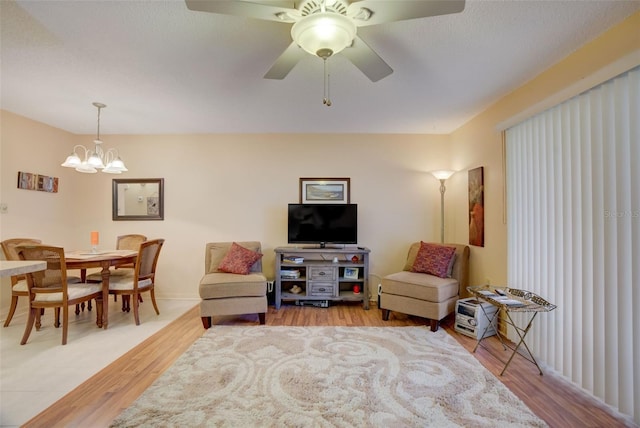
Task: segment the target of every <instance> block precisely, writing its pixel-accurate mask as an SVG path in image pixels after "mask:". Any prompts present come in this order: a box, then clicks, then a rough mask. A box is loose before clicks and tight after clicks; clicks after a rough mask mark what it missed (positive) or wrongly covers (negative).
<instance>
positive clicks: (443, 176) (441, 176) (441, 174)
mask: <svg viewBox="0 0 640 428" xmlns="http://www.w3.org/2000/svg"><path fill="white" fill-rule="evenodd" d="M455 173H456V172H455V171H446V170H441V171H431V174H433V176H434V177H435V178H437V179H438V180H447V179H448V178H449V177H451V176H452V175H453V174H455Z"/></svg>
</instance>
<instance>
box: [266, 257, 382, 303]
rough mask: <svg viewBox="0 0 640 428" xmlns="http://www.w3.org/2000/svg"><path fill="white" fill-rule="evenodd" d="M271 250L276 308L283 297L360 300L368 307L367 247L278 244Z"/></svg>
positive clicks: (294, 299)
mask: <svg viewBox="0 0 640 428" xmlns="http://www.w3.org/2000/svg"><path fill="white" fill-rule="evenodd" d="M274 251H275V253H276V269H275V306H276V309H280V306H281V305H282V302H284V301H288V302H294V303H296V304H300V303H302V302H304V304H309V303H310V302H324V301H327V302H329V301H332V302H339V301H342V302H362V306H363V308H364V309H369V253H370V252H371V250H369V249H368V248H365V247H360V248H329V247H326V246H325V248H318V247H315V248H299V247H278V248H276V249H275V250H274ZM334 260H336V261H335V262H334ZM299 302H300V303H299Z"/></svg>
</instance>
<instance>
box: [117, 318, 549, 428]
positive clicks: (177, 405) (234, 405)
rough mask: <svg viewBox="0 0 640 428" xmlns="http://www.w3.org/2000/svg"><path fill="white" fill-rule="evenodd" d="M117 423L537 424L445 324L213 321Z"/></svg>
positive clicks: (226, 425) (280, 424)
mask: <svg viewBox="0 0 640 428" xmlns="http://www.w3.org/2000/svg"><path fill="white" fill-rule="evenodd" d="M112 426H113V427H160V426H162V427H196V426H199V427H214V426H215V427H439V428H440V427H456V426H457V427H518V426H521V427H525V426H526V427H529V426H532V427H541V426H546V425H545V423H544V422H543V421H542V420H540V419H539V418H538V417H536V416H535V415H534V414H533V413H532V412H531V411H530V410H529V408H527V406H526V405H525V404H524V403H523V402H522V401H520V399H518V398H517V397H516V396H515V395H514V394H512V393H511V391H509V390H508V389H507V388H506V387H505V386H504V385H503V384H502V383H501V382H500V381H499V380H498V379H496V377H495V376H494V375H493V374H491V373H490V372H489V371H487V370H486V369H485V368H484V367H482V365H481V364H480V363H479V362H478V361H477V360H476V359H475V358H474V357H473V356H472V355H470V354H469V352H467V351H466V350H465V349H464V348H463V347H462V346H460V344H458V342H457V341H456V340H455V339H454V338H452V337H451V336H450V335H449V334H448V333H447V332H445V331H444V330H442V329H440V330H438V331H437V332H436V333H433V332H431V331H430V330H429V329H428V328H423V327H268V326H248V327H247V326H244V327H240V326H238V327H234V326H214V327H213V328H211V329H210V330H208V331H207V332H206V333H205V334H204V336H203V337H202V338H200V339H198V340H197V341H196V342H195V343H194V344H193V346H192V347H191V348H189V350H187V352H186V353H185V354H184V355H182V356H181V357H180V358H179V359H178V360H177V361H176V363H175V364H174V365H173V366H172V367H170V368H169V370H167V372H165V373H164V374H163V375H162V376H161V377H160V378H158V379H157V380H156V382H155V383H154V384H153V385H151V387H149V388H148V389H147V390H146V391H145V392H144V393H143V394H142V396H140V398H138V400H136V401H135V402H134V403H133V404H132V405H131V407H129V408H128V409H127V410H125V411H124V412H123V413H122V414H121V415H120V416H119V417H118V418H117V419H116V420H115V421H113V424H112Z"/></svg>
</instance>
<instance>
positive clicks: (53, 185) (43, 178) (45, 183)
mask: <svg viewBox="0 0 640 428" xmlns="http://www.w3.org/2000/svg"><path fill="white" fill-rule="evenodd" d="M18 189H25V190H38V191H41V192H48V193H58V177H51V176H48V175H41V174H34V173H32V172H24V171H18Z"/></svg>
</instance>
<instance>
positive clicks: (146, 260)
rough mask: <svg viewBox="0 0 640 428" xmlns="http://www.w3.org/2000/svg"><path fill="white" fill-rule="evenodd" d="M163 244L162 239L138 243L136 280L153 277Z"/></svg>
mask: <svg viewBox="0 0 640 428" xmlns="http://www.w3.org/2000/svg"><path fill="white" fill-rule="evenodd" d="M163 244H164V239H152V240H150V241H145V242H143V243H141V244H140V250H139V251H138V260H137V261H136V277H137V278H138V281H140V280H142V279H146V278H153V276H154V275H155V271H156V265H157V264H158V257H159V256H160V250H161V249H162V245H163Z"/></svg>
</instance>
